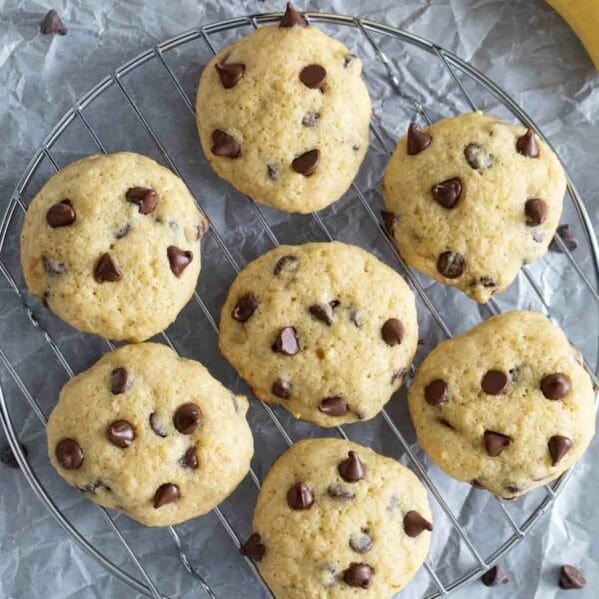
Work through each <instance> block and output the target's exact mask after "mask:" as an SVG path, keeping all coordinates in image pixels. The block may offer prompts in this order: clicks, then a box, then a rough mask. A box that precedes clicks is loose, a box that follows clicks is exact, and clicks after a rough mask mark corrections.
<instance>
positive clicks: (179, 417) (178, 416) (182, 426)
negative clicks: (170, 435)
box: [173, 402, 202, 435]
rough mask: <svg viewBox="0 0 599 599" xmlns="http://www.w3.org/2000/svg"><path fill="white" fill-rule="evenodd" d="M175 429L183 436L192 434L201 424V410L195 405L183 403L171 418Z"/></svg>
mask: <svg viewBox="0 0 599 599" xmlns="http://www.w3.org/2000/svg"><path fill="white" fill-rule="evenodd" d="M173 424H174V425H175V428H176V429H177V430H178V431H179V432H180V433H181V434H183V435H191V434H193V433H194V432H195V431H196V430H197V429H198V427H199V426H200V425H201V424H202V410H200V406H198V405H197V404H195V403H191V402H189V403H184V404H183V405H181V406H179V407H178V408H177V410H176V412H175V415H174V416H173Z"/></svg>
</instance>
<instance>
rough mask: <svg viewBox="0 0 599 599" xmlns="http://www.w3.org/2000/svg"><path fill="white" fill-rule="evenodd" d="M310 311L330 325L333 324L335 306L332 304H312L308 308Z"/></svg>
mask: <svg viewBox="0 0 599 599" xmlns="http://www.w3.org/2000/svg"><path fill="white" fill-rule="evenodd" d="M308 312H310V314H312V316H314V318H316V319H317V320H320V322H324V323H325V324H326V325H328V326H331V325H332V324H333V307H332V306H331V305H330V304H312V305H311V306H310V307H309V308H308Z"/></svg>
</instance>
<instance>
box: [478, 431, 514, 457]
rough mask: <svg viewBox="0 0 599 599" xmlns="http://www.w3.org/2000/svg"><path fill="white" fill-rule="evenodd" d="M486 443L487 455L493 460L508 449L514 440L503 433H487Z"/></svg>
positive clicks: (485, 436) (485, 435)
mask: <svg viewBox="0 0 599 599" xmlns="http://www.w3.org/2000/svg"><path fill="white" fill-rule="evenodd" d="M484 442H485V449H486V451H487V454H488V455H489V456H490V457H492V458H496V457H497V456H498V455H499V454H500V453H501V452H502V451H503V450H504V449H505V448H506V447H509V446H510V445H511V443H512V440H511V438H510V437H508V436H507V435H504V434H502V433H497V432H495V431H485V434H484Z"/></svg>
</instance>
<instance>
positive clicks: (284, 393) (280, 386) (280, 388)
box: [270, 379, 293, 399]
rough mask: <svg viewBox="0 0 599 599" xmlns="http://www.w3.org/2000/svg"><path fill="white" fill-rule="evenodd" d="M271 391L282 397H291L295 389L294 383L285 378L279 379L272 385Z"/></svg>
mask: <svg viewBox="0 0 599 599" xmlns="http://www.w3.org/2000/svg"><path fill="white" fill-rule="evenodd" d="M270 390H271V392H272V394H273V395H276V396H277V397H280V398H281V399H289V398H290V397H291V393H292V391H293V385H292V384H291V383H290V382H288V381H284V380H283V379H277V380H276V381H275V382H274V383H273V384H272V387H271V389H270Z"/></svg>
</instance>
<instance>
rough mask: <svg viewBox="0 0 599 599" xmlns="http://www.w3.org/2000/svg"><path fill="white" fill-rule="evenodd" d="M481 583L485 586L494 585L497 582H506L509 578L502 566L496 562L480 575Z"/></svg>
mask: <svg viewBox="0 0 599 599" xmlns="http://www.w3.org/2000/svg"><path fill="white" fill-rule="evenodd" d="M480 579H481V581H482V583H483V584H484V585H485V586H487V587H495V586H497V585H499V584H507V583H508V582H509V578H508V577H507V575H506V573H505V572H504V571H503V568H502V567H501V566H500V565H499V564H497V565H495V566H493V567H492V568H489V569H488V570H487V571H486V572H485V573H484V574H483V575H482V576H481V577H480Z"/></svg>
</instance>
